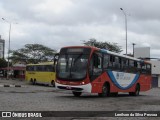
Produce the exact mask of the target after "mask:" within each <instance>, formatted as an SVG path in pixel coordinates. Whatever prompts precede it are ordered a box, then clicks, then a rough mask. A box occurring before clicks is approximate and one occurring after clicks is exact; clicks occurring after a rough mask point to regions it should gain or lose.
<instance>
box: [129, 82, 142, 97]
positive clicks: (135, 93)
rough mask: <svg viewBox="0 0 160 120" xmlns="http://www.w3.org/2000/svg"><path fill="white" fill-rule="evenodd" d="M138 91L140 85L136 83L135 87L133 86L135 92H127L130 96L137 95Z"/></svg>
mask: <svg viewBox="0 0 160 120" xmlns="http://www.w3.org/2000/svg"><path fill="white" fill-rule="evenodd" d="M139 92H140V85H139V84H137V85H136V88H135V92H129V95H131V96H138V95H139Z"/></svg>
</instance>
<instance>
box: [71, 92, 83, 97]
mask: <svg viewBox="0 0 160 120" xmlns="http://www.w3.org/2000/svg"><path fill="white" fill-rule="evenodd" d="M72 93H73V95H74V96H75V97H79V96H81V94H82V92H75V91H72Z"/></svg>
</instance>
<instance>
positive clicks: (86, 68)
mask: <svg viewBox="0 0 160 120" xmlns="http://www.w3.org/2000/svg"><path fill="white" fill-rule="evenodd" d="M151 79H152V77H151V64H150V63H149V62H146V61H143V60H140V59H136V58H133V57H129V56H125V55H120V54H118V53H114V52H111V51H108V50H105V49H99V48H96V47H89V46H70V47H64V48H61V50H60V54H59V59H58V61H57V71H56V87H57V88H59V89H65V90H71V91H72V93H73V95H74V96H80V95H81V94H82V93H83V92H88V93H98V95H99V96H103V97H104V96H109V95H110V94H115V95H117V94H118V92H128V93H129V94H130V95H135V96H137V95H139V92H140V91H147V90H150V89H151Z"/></svg>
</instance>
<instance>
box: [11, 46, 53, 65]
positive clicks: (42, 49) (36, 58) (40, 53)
mask: <svg viewBox="0 0 160 120" xmlns="http://www.w3.org/2000/svg"><path fill="white" fill-rule="evenodd" d="M55 53H56V50H53V49H51V48H48V47H46V46H44V45H40V44H26V45H25V46H24V48H21V49H18V50H13V51H11V54H12V55H11V57H10V59H11V60H12V62H19V61H21V62H26V63H38V62H46V61H49V60H51V59H53V57H54V54H55Z"/></svg>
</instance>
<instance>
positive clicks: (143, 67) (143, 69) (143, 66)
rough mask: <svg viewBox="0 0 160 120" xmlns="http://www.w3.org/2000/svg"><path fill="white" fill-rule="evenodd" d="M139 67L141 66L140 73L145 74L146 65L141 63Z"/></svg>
mask: <svg viewBox="0 0 160 120" xmlns="http://www.w3.org/2000/svg"><path fill="white" fill-rule="evenodd" d="M141 66H142V73H144V74H145V73H146V64H144V63H141Z"/></svg>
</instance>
